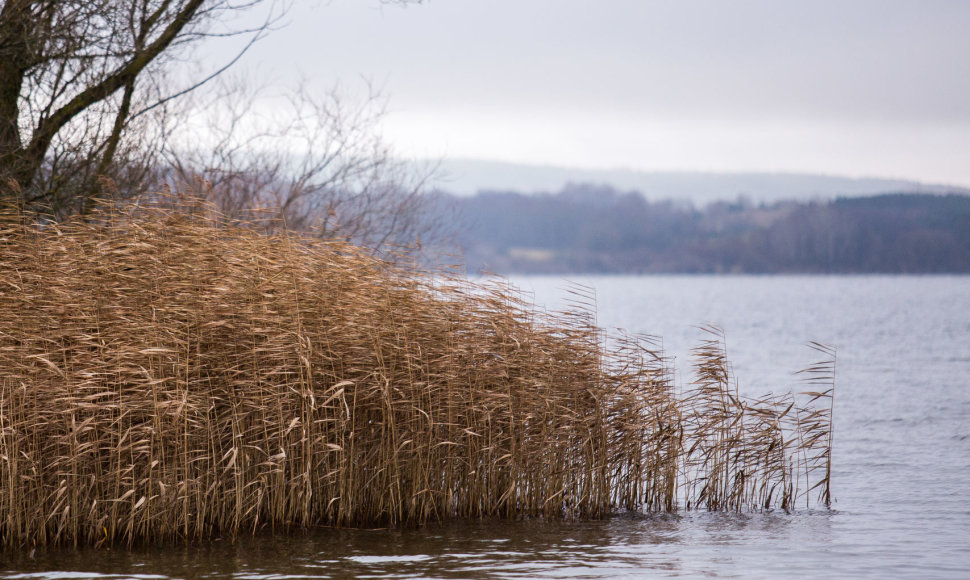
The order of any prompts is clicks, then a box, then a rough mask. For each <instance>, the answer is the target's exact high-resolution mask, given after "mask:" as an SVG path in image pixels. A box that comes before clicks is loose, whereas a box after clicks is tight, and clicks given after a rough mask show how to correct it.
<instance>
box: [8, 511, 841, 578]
mask: <svg viewBox="0 0 970 580" xmlns="http://www.w3.org/2000/svg"><path fill="white" fill-rule="evenodd" d="M832 517H833V514H832V512H812V513H803V514H797V515H786V514H783V513H778V514H707V513H703V514H686V515H624V516H615V517H612V518H608V519H605V520H600V521H591V522H590V521H587V522H546V521H517V522H503V521H475V522H464V523H450V524H440V525H431V526H426V527H423V528H420V529H416V530H334V529H323V530H317V531H314V532H310V533H306V534H299V535H295V536H289V537H280V536H266V537H256V538H252V537H249V538H243V539H241V540H239V541H237V542H236V543H235V544H232V543H229V542H215V543H214V544H212V545H208V546H198V547H180V548H172V547H155V548H146V549H141V550H135V551H133V552H128V551H126V550H82V551H78V552H74V551H67V550H54V551H49V552H47V551H37V552H35V553H34V554H33V557H32V558H31V557H30V556H29V555H26V554H16V555H12V559H11V560H10V561H9V562H7V565H8V566H9V569H11V570H16V572H12V573H9V574H7V575H5V576H3V577H5V578H55V577H56V578H92V577H97V578H122V577H134V578H201V577H221V576H234V577H237V578H302V577H331V578H352V577H357V578H365V577H370V578H413V577H435V578H487V577H505V578H533V577H570V578H602V577H616V576H622V575H628V574H636V573H648V572H653V573H657V574H660V575H672V576H681V575H687V576H694V575H731V574H730V573H728V574H726V573H727V572H729V571H730V570H731V569H732V568H734V567H736V564H737V563H738V562H743V561H747V560H748V558H749V557H751V556H752V555H754V554H753V553H755V554H756V553H757V552H763V553H764V556H765V559H766V561H770V560H772V557H771V553H772V552H773V551H777V550H778V549H782V548H783V547H784V549H786V550H787V549H790V547H791V545H792V542H791V539H792V536H797V537H800V538H816V539H817V541H816V542H815V543H813V544H809V545H805V546H801V547H800V548H799V549H802V550H810V551H811V550H824V549H825V539H826V538H828V537H829V536H830V529H829V528H830V525H831V518H832ZM752 552H753V553H752ZM776 564H778V567H777V568H776V569H777V571H778V572H782V571H783V570H784V569H785V567H784V566H783V565H782V564H783V562H781V561H778V560H777V559H776ZM770 570H771V566H765V567H763V571H764V572H766V573H768V572H770ZM53 571H58V572H53ZM735 572H740V570H735Z"/></svg>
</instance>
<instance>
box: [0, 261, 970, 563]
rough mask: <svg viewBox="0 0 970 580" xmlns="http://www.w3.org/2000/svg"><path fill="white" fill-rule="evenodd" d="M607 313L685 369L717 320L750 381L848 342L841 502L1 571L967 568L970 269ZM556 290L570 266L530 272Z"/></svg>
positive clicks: (654, 303)
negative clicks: (812, 350)
mask: <svg viewBox="0 0 970 580" xmlns="http://www.w3.org/2000/svg"><path fill="white" fill-rule="evenodd" d="M584 281H585V282H587V283H589V284H591V285H593V286H595V287H596V289H597V292H598V302H599V320H600V323H601V324H602V325H604V326H608V327H609V326H623V327H626V328H627V329H629V330H630V331H632V332H646V333H657V334H661V335H662V336H663V337H664V344H665V346H666V347H667V349H668V351H669V352H670V353H672V354H674V355H676V356H677V357H678V367H679V368H680V369H681V374H680V380H687V379H688V378H689V377H688V376H685V374H684V372H683V368H684V364H683V363H684V362H685V360H686V358H687V356H688V351H689V348H690V346H691V345H692V344H695V341H696V336H697V333H696V332H694V331H693V330H692V329H691V325H692V324H696V323H699V322H705V321H713V322H718V323H720V324H722V325H723V326H724V328H725V329H726V331H727V342H728V354H729V355H730V357H731V358H732V361H733V363H734V368H735V371H736V373H737V375H738V376H739V379H740V381H741V389H742V391H744V390H745V389H750V391H751V392H753V393H755V394H762V393H765V392H767V391H771V390H774V391H775V392H778V391H782V390H790V389H791V388H792V387H793V386H796V385H795V384H793V383H794V381H793V380H792V375H791V374H790V373H791V371H793V370H796V369H798V368H804V366H805V365H806V363H809V362H811V360H810V359H806V358H805V355H806V349H805V348H804V346H803V345H804V343H805V342H806V341H808V340H820V341H824V342H832V343H834V344H836V345H837V346H838V347H839V369H838V377H837V381H838V387H837V393H836V409H835V448H834V457H835V460H834V467H833V469H834V471H833V491H834V495H835V500H836V503H835V508H836V509H835V510H833V511H824V510H822V511H802V512H797V513H795V514H784V513H755V514H708V513H688V514H684V513H681V514H678V515H624V516H616V517H612V518H609V519H606V520H602V521H592V522H541V521H519V522H493V521H488V522H481V521H476V522H467V523H449V524H443V525H431V526H427V527H424V528H421V529H417V530H406V531H401V530H317V531H314V532H312V533H308V534H300V535H296V536H291V537H278V536H277V537H271V536H266V537H259V538H244V539H241V540H240V541H238V542H237V543H235V544H231V543H228V542H215V543H213V544H211V545H207V546H197V547H183V548H171V547H167V548H162V547H156V548H147V549H142V550H136V551H134V552H128V551H126V550H122V549H115V550H102V551H96V550H83V551H80V552H74V551H70V550H58V551H43V550H37V551H36V552H35V553H34V554H33V557H32V558H31V557H30V554H29V553H28V551H27V550H25V551H24V552H20V553H14V554H9V553H8V554H0V578H130V577H137V578H204V577H225V576H235V577H238V578H267V579H268V578H299V577H331V578H353V577H371V578H404V577H433V578H485V577H503V578H526V577H528V578H532V577H572V578H603V577H618V576H630V575H634V576H637V575H641V576H670V577H728V578H731V577H735V578H736V577H744V578H780V577H785V578H794V577H798V578H826V577H830V578H880V579H881V578H927V577H930V578H966V577H967V570H970V550H968V549H967V546H968V545H970V493H968V492H970V427H968V426H970V357H968V353H970V277H967V276H952V277H945V276H944V277H906V276H869V277H840V276H826V277H784V276H772V277H757V276H740V277H704V276H697V277H691V276H655V277H647V278H634V277H620V278H606V277H604V278H591V279H587V280H584ZM520 282H523V283H524V284H523V285H524V286H526V288H527V289H530V288H531V289H532V290H534V291H535V293H536V297H537V300H538V301H540V302H541V303H544V304H551V302H552V301H553V300H555V297H556V296H557V295H559V296H561V293H558V292H557V291H556V288H557V287H560V286H562V282H561V281H560V280H557V279H543V278H533V279H527V280H520Z"/></svg>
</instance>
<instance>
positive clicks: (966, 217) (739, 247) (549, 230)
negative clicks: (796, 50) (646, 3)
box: [454, 186, 970, 273]
mask: <svg viewBox="0 0 970 580" xmlns="http://www.w3.org/2000/svg"><path fill="white" fill-rule="evenodd" d="M454 202H455V203H456V204H457V205H458V207H459V210H460V212H461V214H462V215H463V216H464V219H465V222H466V223H467V227H465V228H464V229H463V231H462V233H461V235H460V236H459V241H460V242H461V245H462V248H463V250H464V253H465V258H466V260H467V263H468V271H469V272H472V273H474V272H478V271H481V270H487V271H492V272H497V273H569V272H589V273H646V272H754V273H769V272H819V273H821V272H842V273H849V272H887V273H888V272H907V273H934V272H970V196H965V195H956V194H951V195H924V194H885V195H877V196H872V197H854V198H840V199H836V200H834V201H831V202H813V203H799V202H774V203H770V204H757V205H756V204H753V203H751V202H748V201H745V200H744V199H743V198H742V199H739V200H738V201H735V202H715V203H711V204H709V205H707V206H704V207H702V208H697V207H694V206H693V205H691V204H688V203H683V202H679V203H678V202H672V201H663V202H648V201H647V200H646V199H645V198H644V197H643V196H642V195H640V194H639V193H636V192H619V191H617V190H615V189H612V188H609V187H594V186H570V187H567V188H566V189H564V190H563V191H561V192H559V193H556V194H536V195H525V194H521V193H516V192H482V193H479V194H478V195H476V196H474V197H462V198H455V200H454Z"/></svg>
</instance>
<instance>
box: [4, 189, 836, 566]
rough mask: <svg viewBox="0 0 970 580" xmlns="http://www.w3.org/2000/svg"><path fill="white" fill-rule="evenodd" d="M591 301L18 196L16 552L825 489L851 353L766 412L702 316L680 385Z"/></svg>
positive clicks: (212, 222)
mask: <svg viewBox="0 0 970 580" xmlns="http://www.w3.org/2000/svg"><path fill="white" fill-rule="evenodd" d="M574 292H575V293H576V302H577V304H576V305H575V307H573V308H572V309H571V310H570V311H569V312H565V313H559V314H550V313H546V312H542V311H539V310H537V309H536V308H535V307H533V306H532V305H531V304H530V303H529V301H527V300H525V299H524V298H523V297H522V296H521V295H520V294H519V293H518V292H517V291H516V290H515V289H514V288H512V287H510V286H508V285H507V284H503V283H489V282H485V283H480V284H479V283H472V282H468V281H466V280H465V279H463V278H462V277H460V276H452V275H448V274H447V273H437V274H434V275H431V274H428V273H425V272H422V271H420V270H419V269H417V268H413V267H398V266H393V265H390V264H388V263H385V262H382V261H380V260H378V259H375V258H374V257H371V256H370V255H368V254H367V253H365V252H363V251H361V250H359V249H358V248H355V247H352V246H349V245H347V244H343V243H337V242H330V241H321V240H314V239H308V238H304V237H300V236H297V235H295V234H285V233H284V234H278V235H268V234H266V233H264V232H260V231H258V230H257V229H256V228H250V227H247V226H246V224H242V223H228V222H226V221H224V220H220V219H218V218H214V217H212V215H211V214H206V213H205V212H201V213H200V212H194V213H185V212H179V211H173V210H166V209H165V208H163V207H148V208H145V207H141V208H136V209H133V208H127V209H123V210H112V211H102V212H101V213H99V214H97V215H95V216H89V217H88V218H86V219H84V220H81V219H75V220H72V221H67V222H64V223H58V224H54V223H40V224H38V223H37V222H36V221H33V222H28V221H27V220H26V219H24V217H23V216H22V215H20V214H19V213H18V212H17V211H16V210H6V211H5V212H4V213H3V215H2V216H0V546H3V547H5V548H16V547H20V546H34V545H52V544H62V545H74V546H78V545H105V544H107V545H112V544H113V545H117V544H122V545H132V544H135V543H143V542H192V541H202V540H205V539H206V538H210V537H214V536H216V535H219V536H223V537H234V536H235V535H237V534H240V533H252V532H255V531H259V530H266V529H268V530H280V531H286V530H292V529H300V528H307V527H311V526H315V525H335V526H368V525H408V524H416V523H421V522H425V521H428V520H441V519H448V518H480V517H509V518H511V517H598V516H602V515H605V514H607V513H609V512H611V511H613V510H617V509H634V510H636V509H646V510H665V511H671V510H676V509H681V508H688V509H713V510H739V509H752V508H754V509H761V508H783V509H792V508H793V507H794V506H795V503H796V501H799V500H800V499H801V498H802V497H804V498H805V501H806V502H808V496H809V495H814V494H810V493H809V492H810V491H812V490H816V491H817V492H818V498H819V500H820V501H821V502H822V503H825V504H827V503H828V501H829V491H828V489H829V473H830V470H829V464H830V457H831V404H830V403H831V399H832V387H833V382H832V381H833V377H834V351H832V350H831V349H828V347H824V346H822V345H816V346H817V347H818V348H819V349H821V350H822V351H823V352H824V353H825V355H826V356H825V360H824V361H823V362H822V363H820V364H819V365H816V366H814V367H812V368H811V369H808V371H807V372H808V376H809V379H811V381H812V382H813V383H815V384H819V385H821V386H820V387H817V388H816V390H814V391H812V392H810V393H809V394H808V395H806V396H807V397H809V398H814V399H815V400H814V401H811V404H810V405H804V404H800V403H798V404H796V403H797V402H796V397H795V396H786V397H774V398H772V397H767V398H764V399H759V400H749V399H744V398H742V397H740V396H739V395H738V394H737V392H736V388H732V384H731V383H732V379H731V377H730V375H729V372H728V371H729V367H728V363H727V361H726V357H725V356H724V348H723V340H722V336H721V335H720V334H719V331H718V330H717V329H716V328H709V329H708V330H709V331H710V333H711V334H710V335H709V336H710V337H711V338H710V340H709V341H706V342H705V343H703V344H702V345H701V346H700V347H698V349H697V351H696V352H695V355H696V358H697V363H696V369H695V376H694V377H693V379H692V382H691V383H690V385H688V386H687V387H686V388H685V389H684V392H677V390H676V389H675V388H674V387H673V379H672V376H671V372H670V370H669V369H668V367H667V364H666V360H665V359H664V357H663V355H662V352H661V351H660V349H659V348H658V347H657V346H656V344H655V343H654V342H652V341H651V339H650V338H649V337H619V338H607V337H606V336H605V335H604V333H603V332H602V331H601V330H600V329H598V328H597V327H596V325H595V323H594V321H595V318H594V315H593V312H594V309H595V305H592V304H591V301H592V298H591V296H590V295H589V293H588V292H586V291H585V290H583V289H581V288H577V289H575V290H574ZM802 398H804V397H802ZM819 399H821V403H820V402H819Z"/></svg>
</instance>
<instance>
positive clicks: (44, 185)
mask: <svg viewBox="0 0 970 580" xmlns="http://www.w3.org/2000/svg"><path fill="white" fill-rule="evenodd" d="M258 6H262V7H263V8H265V9H266V19H265V20H264V21H263V22H262V23H261V24H260V25H259V26H257V27H255V28H252V29H248V30H235V31H232V30H225V29H224V27H220V26H218V23H220V22H223V21H225V20H226V19H228V18H229V17H231V16H233V15H236V14H238V13H239V12H240V11H246V10H251V9H254V8H256V7H258ZM284 9H285V5H284V3H283V2H282V0H241V1H233V0H82V1H69V0H6V1H4V2H3V3H2V7H0V178H2V181H3V182H5V183H11V182H15V183H16V184H17V187H16V189H17V191H19V192H20V193H21V195H23V201H24V202H25V203H26V204H27V205H34V204H39V205H43V206H46V207H47V208H48V209H49V210H50V211H53V212H54V213H55V215H56V214H64V213H70V212H75V211H85V210H86V209H88V208H89V206H90V199H91V198H92V197H93V196H94V195H96V194H97V193H98V187H97V183H98V177H100V176H104V177H108V178H112V179H125V180H134V181H136V182H137V181H140V180H143V179H144V178H145V177H146V176H147V174H148V172H149V171H150V170H151V168H152V165H153V161H154V154H155V153H156V152H157V151H155V150H153V148H152V147H147V148H146V147H144V145H145V144H150V143H154V140H153V139H152V135H151V134H150V131H149V130H148V125H149V124H150V121H151V114H152V113H157V112H158V111H159V108H160V107H162V106H163V105H164V104H165V103H167V102H169V101H171V100H172V99H174V98H176V97H177V96H179V95H181V94H184V93H186V92H189V91H191V90H192V89H193V88H194V87H196V86H198V85H200V84H203V83H204V82H205V81H206V80H208V79H209V78H210V77H211V76H213V75H215V74H217V73H218V72H220V71H213V72H212V73H211V74H208V75H203V77H202V78H199V79H195V80H194V81H192V82H189V83H188V84H187V85H180V86H175V87H174V88H169V87H168V86H167V85H163V84H162V83H161V81H162V80H163V79H165V77H164V75H163V74H162V73H163V72H164V71H165V67H166V65H168V64H170V63H171V62H172V60H173V59H177V58H178V57H179V56H180V55H184V50H183V49H185V48H186V47H187V46H189V45H191V44H193V43H195V42H197V41H199V40H201V39H203V38H206V37H209V36H211V35H213V34H216V35H224V34H245V35H248V43H252V42H255V41H256V40H257V39H258V38H259V37H260V36H261V35H262V34H264V33H265V32H267V31H268V30H269V29H270V28H271V26H272V24H273V23H274V22H275V21H276V19H277V18H278V17H279V16H280V15H281V13H282V11H283V10H284ZM247 46H248V44H247ZM244 51H245V48H244V49H243V52H244ZM227 64H228V63H227ZM169 80H170V79H169ZM119 168H123V169H121V170H119ZM8 191H9V188H8Z"/></svg>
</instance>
